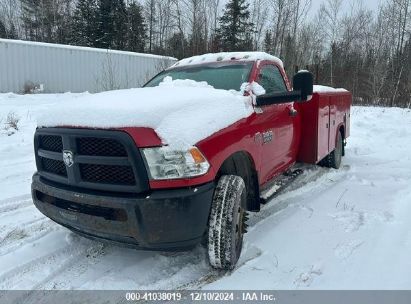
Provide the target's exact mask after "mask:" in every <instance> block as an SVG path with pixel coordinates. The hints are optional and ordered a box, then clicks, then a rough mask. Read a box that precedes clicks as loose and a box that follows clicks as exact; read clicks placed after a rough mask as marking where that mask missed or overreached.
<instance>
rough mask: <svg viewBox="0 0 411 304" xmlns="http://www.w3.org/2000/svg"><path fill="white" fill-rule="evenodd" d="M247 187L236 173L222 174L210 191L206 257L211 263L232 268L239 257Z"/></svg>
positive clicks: (227, 268)
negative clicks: (212, 191) (212, 192)
mask: <svg viewBox="0 0 411 304" xmlns="http://www.w3.org/2000/svg"><path fill="white" fill-rule="evenodd" d="M246 200H247V190H246V187H245V183H244V180H243V179H242V178H241V177H239V176H236V175H223V176H222V177H221V178H220V179H219V181H218V183H217V187H216V189H215V192H214V197H213V203H212V206H211V213H210V220H209V226H208V246H207V247H208V248H207V249H208V257H209V261H210V264H211V266H212V267H214V268H217V269H225V270H230V269H233V268H234V267H235V265H236V263H237V261H238V259H239V257H240V254H241V250H242V245H243V235H244V232H245V228H246V227H245V220H246V214H245V213H246V212H245V211H244V209H243V207H242V206H245V203H246Z"/></svg>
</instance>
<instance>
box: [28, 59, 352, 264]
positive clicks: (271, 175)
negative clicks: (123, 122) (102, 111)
mask: <svg viewBox="0 0 411 304" xmlns="http://www.w3.org/2000/svg"><path fill="white" fill-rule="evenodd" d="M261 54H262V53H258V54H253V53H251V54H246V53H236V54H234V55H229V56H227V54H221V55H219V54H217V55H215V56H214V57H212V56H211V57H210V56H205V57H204V58H202V57H201V56H199V57H195V58H194V59H186V60H183V61H182V62H180V63H178V64H176V65H174V66H173V67H171V68H169V69H167V70H165V71H163V72H162V73H160V74H159V75H157V76H155V77H154V78H153V79H152V80H150V81H149V82H148V83H147V84H146V85H145V87H156V86H158V85H159V84H160V83H161V82H162V81H163V80H164V79H165V78H166V77H172V78H173V79H192V80H195V81H207V83H208V84H209V85H211V86H213V87H214V88H216V89H224V90H236V91H239V90H240V87H242V84H243V83H244V82H247V83H248V84H250V85H249V86H248V87H249V89H248V90H247V89H245V90H244V94H245V95H248V96H250V97H252V98H253V100H254V112H253V113H252V114H251V115H250V116H248V117H247V118H244V119H241V120H239V121H237V122H235V123H234V124H231V125H230V126H228V127H226V128H223V129H222V130H220V131H218V132H215V133H213V134H212V135H211V136H208V137H207V138H204V139H202V140H201V141H199V142H197V143H196V144H195V146H193V148H191V149H189V150H188V151H168V150H164V149H163V148H162V145H163V143H162V141H161V140H160V138H159V136H158V135H157V134H156V132H155V131H154V130H153V129H150V128H147V127H141V126H138V125H137V126H132V127H127V128H119V129H95V128H86V127H84V128H78V127H77V128H73V127H42V128H38V129H37V130H36V133H35V138H34V146H35V157H36V164H37V172H36V173H35V174H34V176H33V181H32V196H33V201H34V204H35V205H36V206H37V208H38V209H39V210H40V211H41V212H42V213H43V214H45V215H46V216H48V217H49V218H51V219H52V220H54V221H55V222H57V223H59V224H61V225H63V226H65V227H67V228H69V229H71V230H73V231H75V232H77V233H79V234H81V235H83V236H85V237H89V238H96V239H100V240H109V241H111V242H115V243H118V244H122V245H127V246H132V247H135V248H139V249H144V250H165V251H167V250H170V251H176V250H187V249H189V248H192V247H194V246H196V245H198V244H199V243H202V244H203V245H205V246H206V247H207V250H208V256H209V261H210V264H211V265H212V266H213V267H215V268H220V269H232V268H233V267H234V266H235V264H236V262H237V260H238V258H239V256H240V253H241V248H242V240H243V234H244V233H245V232H246V228H247V212H258V211H259V210H260V206H261V204H264V203H266V202H267V201H269V200H270V198H272V197H273V196H274V195H275V194H276V193H278V192H279V191H280V190H281V189H283V188H284V187H285V186H286V185H287V184H289V183H290V182H291V181H292V180H293V179H295V178H296V177H297V176H298V175H299V174H300V173H301V170H300V169H298V168H297V166H295V165H296V164H297V163H309V164H319V163H320V164H323V165H326V166H329V167H333V168H336V169H338V168H339V167H340V164H341V157H342V156H343V155H344V146H345V142H346V139H347V137H348V136H349V134H350V107H351V100H352V97H351V94H350V93H349V92H347V91H343V90H332V89H330V90H325V91H324V90H322V92H313V76H312V74H311V73H309V72H308V71H301V72H299V73H297V74H296V75H295V76H294V79H293V87H292V86H291V84H290V83H289V81H288V79H287V76H286V73H285V71H284V68H283V65H282V63H281V61H280V60H279V59H277V58H275V57H272V56H269V55H267V54H265V55H264V54H262V55H261ZM210 58H215V60H210ZM256 83H257V84H259V85H257V87H258V88H260V90H256V91H260V92H259V93H258V92H253V89H252V87H253V85H251V84H254V87H255V84H256ZM261 87H262V88H264V91H263V92H261ZM182 123H183V122H182ZM170 168H171V169H170Z"/></svg>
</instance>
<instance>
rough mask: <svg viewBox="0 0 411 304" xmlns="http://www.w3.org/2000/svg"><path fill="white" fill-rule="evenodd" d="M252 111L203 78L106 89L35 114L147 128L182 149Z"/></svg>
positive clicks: (57, 121) (74, 122)
mask: <svg viewBox="0 0 411 304" xmlns="http://www.w3.org/2000/svg"><path fill="white" fill-rule="evenodd" d="M253 112H254V110H253V107H252V98H251V97H249V96H243V95H242V94H241V92H236V91H226V90H217V89H214V88H213V87H211V86H209V85H208V84H207V83H206V82H196V81H193V80H174V81H173V80H172V79H171V78H170V77H167V78H165V80H164V81H163V82H162V83H160V85H159V86H158V87H152V88H138V89H128V90H118V91H109V92H103V93H98V94H92V95H86V96H81V97H79V98H77V99H75V100H74V101H72V100H71V101H63V102H62V103H60V104H58V105H56V106H54V107H53V108H51V109H50V110H48V111H46V112H44V113H43V114H42V115H40V116H38V117H37V125H38V126H39V127H58V126H73V127H88V128H102V129H107V128H123V127H147V128H152V129H154V130H155V131H156V133H157V134H158V136H159V137H160V138H161V139H162V142H163V144H168V145H169V146H171V147H173V148H175V149H186V148H188V147H190V146H192V145H194V144H196V143H197V142H199V141H201V140H202V139H205V138H207V137H208V136H210V135H212V134H213V133H215V132H218V131H220V130H222V129H224V128H226V127H228V126H230V125H231V124H233V123H235V122H237V121H238V120H240V119H242V118H246V117H248V116H250V115H251V114H252V113H253Z"/></svg>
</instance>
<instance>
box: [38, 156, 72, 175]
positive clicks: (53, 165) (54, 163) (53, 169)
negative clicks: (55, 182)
mask: <svg viewBox="0 0 411 304" xmlns="http://www.w3.org/2000/svg"><path fill="white" fill-rule="evenodd" d="M40 159H41V167H42V169H43V170H44V171H46V172H48V173H52V174H57V175H60V176H64V177H67V169H66V165H65V164H64V163H63V162H62V161H59V160H54V159H50V158H45V157H40Z"/></svg>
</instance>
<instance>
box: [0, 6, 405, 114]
mask: <svg viewBox="0 0 411 304" xmlns="http://www.w3.org/2000/svg"><path fill="white" fill-rule="evenodd" d="M343 1H348V2H350V3H351V5H350V9H349V10H348V11H347V10H344V11H343V9H342V6H343ZM410 20H411V0H385V1H384V2H382V3H381V4H380V5H379V7H378V9H377V10H369V9H367V8H366V7H365V6H364V5H363V4H362V1H357V0H355V1H350V0H324V1H323V3H322V5H321V6H320V8H319V9H318V11H316V12H313V11H312V8H311V0H225V1H224V0H140V1H137V0H0V37H2V38H9V39H23V40H31V41H43V42H50V43H61V44H71V45H79V46H90V47H97V48H105V49H118V50H126V51H133V52H145V53H152V54H159V55H168V56H173V57H176V58H179V59H180V58H184V57H188V56H192V55H198V54H203V53H207V52H219V51H250V50H262V51H266V52H268V53H270V54H273V55H276V56H278V57H280V58H282V59H283V61H284V63H285V67H286V70H287V74H289V76H292V74H293V73H294V72H295V71H296V70H298V69H309V70H310V71H312V72H313V73H314V75H315V81H316V82H317V83H320V84H324V85H330V86H334V87H344V88H346V89H348V90H350V91H352V92H353V94H354V101H355V103H356V104H364V105H383V106H400V107H408V108H410V107H411V21H410Z"/></svg>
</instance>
